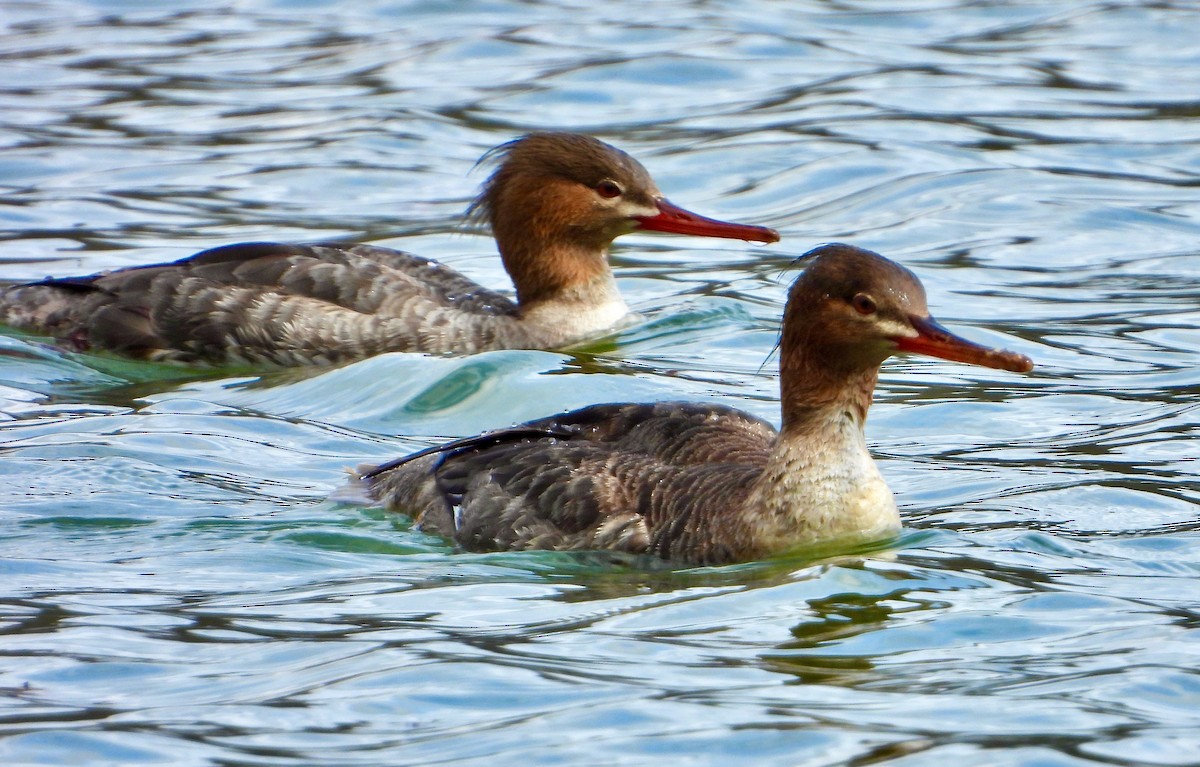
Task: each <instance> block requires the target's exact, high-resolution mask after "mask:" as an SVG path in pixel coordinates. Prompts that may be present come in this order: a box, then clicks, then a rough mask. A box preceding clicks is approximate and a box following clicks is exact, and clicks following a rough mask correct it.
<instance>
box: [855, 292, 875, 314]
mask: <svg viewBox="0 0 1200 767" xmlns="http://www.w3.org/2000/svg"><path fill="white" fill-rule="evenodd" d="M850 304H851V306H853V307H854V310H855V311H856V312H858V313H859V314H874V313H875V309H876V308H877V307H876V306H875V299H873V298H871V297H870V296H868V295H867V294H866V293H859V294H858V295H856V296H854V298H852V299H850Z"/></svg>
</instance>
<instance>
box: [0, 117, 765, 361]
mask: <svg viewBox="0 0 1200 767" xmlns="http://www.w3.org/2000/svg"><path fill="white" fill-rule="evenodd" d="M489 158H495V159H497V160H499V163H500V164H499V167H498V168H497V170H496V171H495V172H494V173H493V174H492V176H491V177H490V178H489V179H488V180H487V181H486V182H485V183H484V185H483V189H482V192H481V193H480V195H479V197H478V198H477V199H476V200H475V202H474V203H473V204H472V206H471V209H470V211H469V214H472V215H474V216H476V217H478V218H480V219H483V220H486V221H488V222H489V223H490V224H491V227H492V232H493V233H494V235H495V237H496V244H497V246H498V248H499V250H500V256H501V258H502V259H503V261H504V268H505V269H506V270H508V273H509V275H510V276H511V277H512V280H513V283H514V284H515V286H516V292H517V295H516V301H515V302H514V301H513V300H511V299H510V298H508V297H507V296H505V295H504V294H502V293H499V292H497V291H493V290H490V289H488V288H484V287H482V286H480V285H477V284H476V283H474V282H472V281H471V280H469V279H467V278H466V277H464V276H463V275H461V274H459V273H458V272H456V271H454V270H453V269H450V268H449V267H446V266H443V265H441V264H439V263H437V262H435V261H430V260H428V259H425V258H420V257H417V256H413V255H410V254H408V253H403V252H400V251H395V250H389V249H387V248H380V247H375V246H371V245H338V244H319V245H284V244H277V243H243V244H239V245H229V246H225V247H220V248H214V249H212V250H207V251H204V252H202V253H198V254H196V255H194V256H191V257H190V258H186V259H183V260H180V261H176V262H174V263H170V264H157V265H152V266H140V267H131V268H127V269H120V270H116V271H112V272H108V273H102V274H97V275H92V276H88V277H79V278H64V279H47V280H44V281H41V282H36V283H30V284H28V285H20V286H15V287H11V288H9V289H7V290H5V291H3V292H0V323H6V324H8V325H12V326H14V327H18V328H22V329H26V330H30V331H33V332H37V333H45V334H48V335H53V336H55V337H57V338H58V339H60V341H61V342H63V343H64V344H66V345H68V346H70V347H72V348H74V349H76V350H80V351H83V350H89V349H107V350H110V351H115V352H119V353H122V354H126V355H129V356H132V357H137V358H141V359H150V360H162V361H176V362H186V363H195V362H216V363H242V362H251V363H272V364H278V365H295V364H322V363H334V362H340V361H343V360H348V359H357V358H362V357H368V356H371V355H374V354H379V353H382V352H388V351H414V352H430V353H443V354H470V353H474V352H479V351H484V350H487V349H507V348H526V349H528V348H556V347H561V346H565V345H569V344H571V343H574V342H578V341H581V340H584V339H586V338H588V337H592V336H595V335H598V334H600V333H602V332H603V331H606V330H609V329H612V328H613V327H615V326H618V325H619V324H620V323H621V322H622V321H624V320H626V319H627V318H628V317H629V316H630V312H629V308H628V307H627V306H626V305H625V302H624V301H623V300H622V299H621V295H620V293H618V292H617V286H616V282H615V281H614V279H613V274H612V270H611V268H610V267H609V264H608V249H609V246H610V245H611V244H612V241H613V239H615V238H616V237H619V236H621V235H623V234H628V233H630V232H634V231H639V230H647V231H656V232H674V233H676V234H690V235H699V236H704V237H726V238H732V239H742V240H750V241H756V242H775V241H777V240H778V239H779V234H778V233H777V232H775V231H774V230H772V229H768V228H766V227H761V226H751V225H743V224H734V223H727V222H723V221H715V220H712V219H708V218H703V217H701V216H698V215H696V214H694V213H690V212H689V211H686V210H684V209H682V208H679V207H677V206H675V205H672V204H671V203H670V202H668V201H667V200H666V199H665V198H664V197H663V195H662V193H661V192H660V191H659V190H658V187H657V186H656V185H655V183H654V180H653V179H652V178H650V174H649V173H647V172H646V169H645V168H643V167H642V165H641V164H640V163H639V162H638V161H637V160H635V159H633V158H632V157H630V156H629V155H627V154H626V153H625V152H622V151H621V150H619V149H617V148H615V147H612V146H609V145H608V144H605V143H604V142H602V141H599V140H597V139H595V138H592V137H590V136H583V135H579V134H574V133H533V134H530V135H528V136H525V137H523V138H519V139H517V140H515V141H512V142H509V143H507V144H504V145H503V146H500V147H497V148H496V149H494V150H492V151H491V152H489V153H488V155H485V159H489Z"/></svg>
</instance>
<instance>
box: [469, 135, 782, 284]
mask: <svg viewBox="0 0 1200 767" xmlns="http://www.w3.org/2000/svg"><path fill="white" fill-rule="evenodd" d="M484 160H485V161H488V160H495V161H498V162H499V167H497V169H496V171H495V172H494V173H493V174H492V175H491V177H490V178H489V179H488V180H487V181H486V182H485V183H484V185H483V189H482V191H481V192H480V194H479V197H478V198H476V200H475V202H474V203H473V204H472V206H471V209H470V215H471V216H472V217H474V218H478V219H482V220H485V221H487V222H488V223H490V224H491V227H492V232H493V234H494V235H495V237H496V242H497V245H498V247H499V249H500V254H501V256H502V257H503V258H504V262H505V266H506V267H507V268H508V271H509V273H510V274H512V275H513V279H514V282H516V283H517V291H518V297H519V298H520V299H521V300H522V302H525V301H526V300H529V299H532V298H535V296H534V295H533V293H536V292H540V291H544V290H551V291H553V290H555V289H561V287H562V286H561V285H555V284H553V283H554V282H555V280H552V279H539V277H549V276H551V275H553V274H554V273H555V272H561V273H562V278H561V279H562V280H563V281H566V282H570V281H571V280H572V279H582V278H584V277H586V276H589V275H590V276H594V275H595V273H596V272H597V270H601V269H604V270H606V269H607V266H606V264H605V257H606V255H607V252H608V248H609V246H610V245H611V244H612V241H613V240H614V239H615V238H617V237H619V236H621V235H623V234H629V233H630V232H634V231H639V230H644V231H655V232H671V233H674V234H689V235H696V236H701V237H722V238H729V239H739V240H749V241H755V242H776V241H777V240H778V239H779V233H778V232H776V231H775V230H773V229H768V228H766V227H762V226H753V225H749V224H737V223H730V222H725V221H717V220H715V219H710V218H705V217H703V216H699V215H697V214H695V213H692V212H690V211H687V210H684V209H683V208H680V207H678V206H676V205H674V204H672V203H671V202H669V201H668V200H667V199H666V198H665V197H664V196H663V194H662V192H660V191H659V189H658V186H657V185H656V184H655V183H654V179H652V178H651V177H650V174H649V173H648V172H647V171H646V169H645V168H644V167H642V164H641V163H639V162H638V161H637V160H635V159H633V158H632V157H630V156H629V155H628V154H626V153H625V152H622V151H621V150H620V149H617V148H616V147H613V146H610V145H608V144H606V143H604V142H603V141H600V140H599V139H595V138H592V137H591V136H584V135H581V134H578V133H554V132H547V133H531V134H529V135H527V136H524V137H522V138H519V139H516V140H515V141H510V142H509V143H507V144H504V145H502V146H499V147H497V148H496V149H493V150H492V151H491V152H489V153H488V154H487V155H485V157H484ZM547 260H549V261H557V262H558V263H551V264H550V265H549V268H547V264H546V261H547ZM573 272H577V273H578V274H577V275H575V276H572V273H573ZM543 283H545V284H543Z"/></svg>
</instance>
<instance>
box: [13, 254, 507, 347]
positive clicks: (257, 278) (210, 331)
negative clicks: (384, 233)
mask: <svg viewBox="0 0 1200 767" xmlns="http://www.w3.org/2000/svg"><path fill="white" fill-rule="evenodd" d="M442 307H453V309H454V310H455V311H460V312H469V313H475V314H478V315H480V316H481V317H482V316H483V315H489V316H494V315H515V313H516V305H515V304H514V303H513V301H512V300H511V299H509V298H507V297H506V296H504V295H503V294H501V293H498V292H496V291H491V290H487V289H485V288H482V287H480V286H479V285H478V284H476V283H475V282H473V281H471V280H469V279H467V278H466V277H464V276H463V275H461V274H459V273H458V272H456V271H454V270H453V269H450V268H449V267H446V266H444V265H441V264H438V263H436V262H432V261H429V260H428V259H424V258H420V257H418V256H413V255H411V254H408V253H403V252H401V251H395V250H390V249H387V248H379V247H375V246H371V245H334V244H325V245H321V244H318V245H284V244H277V243H242V244H238V245H229V246H225V247H220V248H214V249H211V250H206V251H203V252H201V253H198V254H196V255H194V256H191V257H189V258H186V259H182V260H180V261H176V262H173V263H169V264H157V265H152V266H144V267H133V268H129V269H121V270H117V271H114V272H109V273H105V274H98V275H93V276H90V277H82V278H68V279H50V280H44V281H42V282H39V283H32V284H30V285H27V286H21V287H16V288H11V289H9V290H7V291H5V292H4V293H3V294H2V297H0V319H3V320H4V321H6V322H8V323H9V324H12V325H15V326H17V327H22V328H26V329H30V330H34V331H38V332H45V333H49V334H51V335H54V336H56V337H58V338H60V339H64V340H65V341H67V342H68V343H71V344H73V345H74V346H75V347H76V348H79V349H88V348H93V347H99V348H105V349H110V350H113V351H118V352H121V353H124V354H129V355H132V356H138V357H147V358H155V359H174V360H180V361H203V360H217V361H221V360H227V361H240V360H246V361H272V362H279V363H283V364H291V363H294V362H298V361H337V360H339V359H346V358H354V357H361V356H366V355H368V354H374V353H379V352H380V351H385V350H393V349H395V350H399V349H408V350H423V348H424V346H426V345H427V344H429V343H431V342H429V341H428V340H427V339H426V338H424V337H422V336H421V335H419V333H418V332H417V331H413V337H412V338H409V339H406V338H404V337H398V333H397V327H399V328H405V327H419V322H417V323H414V322H403V321H399V322H389V320H395V319H398V318H404V316H405V315H406V314H407V315H412V316H413V317H424V316H429V314H430V312H431V311H436V310H437V309H438V308H442ZM426 332H428V331H426ZM430 350H432V351H440V349H437V348H433V349H430Z"/></svg>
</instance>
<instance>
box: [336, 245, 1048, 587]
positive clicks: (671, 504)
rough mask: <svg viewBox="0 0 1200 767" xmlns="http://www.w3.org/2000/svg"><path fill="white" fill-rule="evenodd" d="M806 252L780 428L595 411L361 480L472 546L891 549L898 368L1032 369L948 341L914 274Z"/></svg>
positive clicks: (730, 558) (712, 414)
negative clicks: (870, 415) (873, 425)
mask: <svg viewBox="0 0 1200 767" xmlns="http://www.w3.org/2000/svg"><path fill="white" fill-rule="evenodd" d="M809 255H810V257H811V260H810V263H809V265H808V267H807V268H806V269H805V270H804V272H803V273H802V274H801V275H800V276H799V277H798V278H797V279H796V281H795V283H794V284H793V285H792V287H791V290H790V292H789V295H788V301H787V308H786V310H785V312H784V315H783V332H782V338H781V342H780V390H781V392H780V395H781V396H780V399H781V405H782V410H783V421H782V428H781V429H780V430H779V431H778V432H776V431H775V429H774V428H772V427H771V426H770V425H769V424H767V423H766V422H764V421H761V420H759V419H758V418H755V417H753V416H751V415H748V414H746V413H743V412H741V411H738V410H735V409H733V408H729V407H723V406H720V405H710V404H695V403H679V402H660V403H654V404H606V405H594V406H592V407H586V408H583V409H582V410H576V411H574V412H569V413H563V414H561V415H556V416H551V417H549V418H544V419H541V420H537V421H531V422H529V423H526V424H523V425H520V426H515V427H512V428H510V429H502V430H500V431H496V432H491V433H488V434H483V435H480V436H477V437H469V438H467V439H462V440H457V441H454V442H450V443H448V444H445V445H441V446H438V447H434V448H430V449H428V450H423V451H421V452H418V453H415V454H413V455H410V456H407V457H405V458H400V459H399V460H396V461H392V462H390V463H385V464H383V465H381V466H378V467H376V468H373V469H370V470H365V471H362V473H361V474H359V475H358V477H357V480H356V483H357V484H358V486H359V489H362V490H365V491H366V493H367V494H368V496H370V497H372V498H374V499H375V500H377V501H380V502H382V503H383V504H384V505H385V506H387V507H388V508H390V509H394V510H397V511H402V512H406V513H408V514H411V515H412V516H413V517H414V519H415V520H416V522H417V524H418V526H419V527H420V528H421V529H423V530H425V531H427V532H430V533H434V534H438V535H442V536H445V537H447V538H451V539H453V540H454V541H455V542H457V543H458V544H460V545H461V546H462V547H464V548H466V549H469V550H474V551H492V550H516V549H560V550H565V549H607V550H615V551H621V552H627V553H631V554H653V555H658V556H660V557H663V558H664V559H668V560H674V561H679V562H691V563H704V564H718V563H727V562H739V561H747V560H755V559H761V558H765V557H769V556H773V555H776V554H781V553H784V552H787V551H790V550H794V549H798V548H803V547H813V546H822V547H824V546H825V545H830V544H832V545H838V546H841V545H854V544H858V543H866V542H872V541H881V540H886V539H888V538H889V537H891V536H894V535H895V534H896V532H897V531H898V530H899V528H900V517H899V514H898V512H897V510H896V503H895V500H894V499H893V497H892V493H891V491H890V490H889V489H888V487H887V485H886V484H885V483H884V480H883V477H882V476H881V475H880V473H879V470H878V468H877V467H876V465H875V462H874V460H872V458H871V455H870V453H869V452H868V451H867V444H866V438H865V435H864V432H863V426H864V423H865V421H866V417H867V409H868V408H869V407H870V405H871V398H872V394H873V392H874V389H875V383H876V380H877V378H878V375H879V368H880V365H881V364H882V363H883V361H884V360H885V359H887V358H888V357H890V356H891V355H893V354H895V353H896V352H915V353H919V354H927V355H931V356H934V357H941V358H943V359H948V360H956V361H959V362H966V363H970V364H974V365H983V366H986V367H992V368H999V369H1003V370H1011V371H1014V372H1028V371H1029V370H1031V369H1032V368H1033V363H1032V362H1031V361H1030V360H1029V358H1028V357H1025V356H1023V355H1020V354H1016V353H1013V352H1009V351H1000V350H994V349H988V348H985V347H982V346H979V345H977V344H974V343H972V342H970V341H967V340H965V339H962V338H959V337H957V336H955V335H953V334H951V333H950V332H949V331H947V330H945V329H944V328H942V327H941V326H940V325H938V324H937V323H936V322H934V320H933V319H932V318H931V317H930V316H929V310H928V309H927V308H926V304H925V290H924V288H923V287H922V285H921V283H920V281H919V280H918V279H917V277H916V275H914V274H913V273H912V272H910V271H908V270H907V269H905V268H904V267H902V266H900V265H899V264H896V263H894V262H892V261H889V260H888V259H886V258H884V257H882V256H880V255H877V254H875V253H872V252H870V251H866V250H862V249H860V248H856V247H852V246H849V245H840V244H834V245H826V246H822V247H820V248H817V249H816V250H814V251H812V252H811V253H810V254H809ZM364 486H365V487H364Z"/></svg>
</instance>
